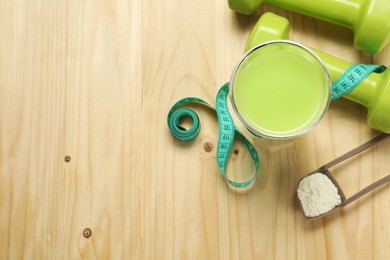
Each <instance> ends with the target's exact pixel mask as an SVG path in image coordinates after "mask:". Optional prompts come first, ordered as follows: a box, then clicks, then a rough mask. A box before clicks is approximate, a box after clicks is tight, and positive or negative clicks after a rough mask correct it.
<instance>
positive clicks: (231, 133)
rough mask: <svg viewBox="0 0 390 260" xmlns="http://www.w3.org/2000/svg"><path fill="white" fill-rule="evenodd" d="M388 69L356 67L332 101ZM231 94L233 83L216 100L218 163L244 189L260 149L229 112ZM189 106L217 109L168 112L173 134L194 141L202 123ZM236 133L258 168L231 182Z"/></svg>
mask: <svg viewBox="0 0 390 260" xmlns="http://www.w3.org/2000/svg"><path fill="white" fill-rule="evenodd" d="M385 70H386V67H385V66H383V65H371V64H354V65H352V66H351V67H350V68H349V69H348V70H346V71H345V72H344V73H343V74H342V75H341V76H340V77H339V78H338V79H337V80H336V81H335V82H334V83H333V85H332V100H335V99H338V98H339V97H341V96H343V95H345V94H347V93H349V92H351V91H352V90H353V89H354V88H355V87H356V86H358V85H359V83H360V82H361V81H362V80H363V79H364V78H365V77H367V76H368V75H369V74H371V73H372V72H376V73H382V72H383V71H385ZM228 92H229V83H226V84H225V85H223V86H222V87H221V88H220V89H219V91H218V94H217V98H216V108H215V110H216V113H217V117H218V123H219V136H218V147H217V164H218V168H219V170H220V172H221V174H222V176H223V177H224V178H225V179H226V180H227V181H228V182H229V183H230V184H231V185H232V186H234V187H237V188H244V187H247V186H248V185H250V184H251V183H253V182H254V180H255V179H256V176H257V174H258V172H259V169H260V159H259V155H258V153H257V151H256V148H255V147H254V146H253V145H252V143H251V142H250V141H249V140H248V139H247V138H246V137H245V136H244V135H243V134H242V133H241V132H240V131H239V130H238V129H237V128H236V127H235V125H234V122H233V119H232V117H231V115H230V113H229V111H228V107H227V104H226V99H227V95H228ZM189 103H199V104H202V105H205V106H208V107H210V108H212V109H213V107H212V106H211V105H210V104H208V103H207V102H206V101H204V100H202V99H200V98H196V97H188V98H183V99H181V100H179V101H178V102H176V103H175V104H174V105H173V106H172V108H171V109H170V110H169V112H168V118H167V120H168V127H169V130H170V131H171V133H172V135H173V136H174V137H175V138H177V139H179V140H182V141H190V140H193V139H195V138H196V137H197V136H198V134H199V132H200V121H199V117H198V115H197V114H196V112H195V111H194V110H192V109H190V108H185V107H182V106H183V105H185V104H189ZM185 117H190V118H191V119H192V121H193V124H192V126H191V128H190V129H184V128H183V127H181V126H180V120H182V119H183V118H185ZM235 134H238V135H240V136H241V137H242V138H243V140H244V141H245V144H246V147H247V148H248V151H249V153H250V155H251V157H252V160H253V163H254V165H255V173H254V174H253V176H252V177H251V178H250V179H249V180H247V181H244V182H236V181H233V180H231V179H229V178H228V177H227V175H226V165H227V161H228V159H229V154H230V152H231V148H232V145H233V141H234V137H235Z"/></svg>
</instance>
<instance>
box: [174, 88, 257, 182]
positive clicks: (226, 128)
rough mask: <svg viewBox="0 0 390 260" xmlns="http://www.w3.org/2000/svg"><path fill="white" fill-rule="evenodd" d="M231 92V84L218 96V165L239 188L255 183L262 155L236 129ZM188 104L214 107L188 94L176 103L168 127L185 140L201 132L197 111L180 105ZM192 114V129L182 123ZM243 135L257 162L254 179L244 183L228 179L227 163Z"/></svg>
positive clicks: (222, 172)
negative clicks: (235, 138) (231, 106)
mask: <svg viewBox="0 0 390 260" xmlns="http://www.w3.org/2000/svg"><path fill="white" fill-rule="evenodd" d="M228 92H229V83H226V84H225V85H223V86H222V87H221V88H220V89H219V91H218V94H217V99H216V108H215V110H216V113H217V116H218V123H219V136H218V147H217V164H218V168H219V170H220V172H221V174H222V176H223V177H224V178H225V179H226V180H227V181H228V182H229V183H230V184H231V185H232V186H234V187H236V188H245V187H247V186H248V185H250V184H251V183H253V182H254V180H255V179H256V176H257V174H258V172H259V169H260V159H259V155H258V153H257V151H256V148H255V147H254V146H253V145H252V143H251V142H250V141H249V140H248V139H247V138H246V137H245V136H244V135H243V134H242V133H241V132H240V131H239V130H238V129H237V128H236V126H235V125H234V122H233V118H232V117H231V115H230V113H229V111H228V107H227V103H226V99H227V95H228ZM189 103H198V104H202V105H206V106H208V107H210V108H212V106H211V105H209V104H208V103H207V102H206V101H204V100H202V99H200V98H195V97H188V98H183V99H181V100H179V101H178V102H176V103H175V104H174V105H173V106H172V108H171V109H170V110H169V112H168V127H169V130H170V131H171V133H172V135H173V136H174V137H175V138H177V139H179V140H182V141H190V140H193V139H194V138H196V137H197V136H198V134H199V132H200V121H199V117H198V115H197V114H196V112H195V111H194V110H192V109H190V108H185V107H183V108H181V106H183V105H185V104H189ZM186 117H190V118H191V119H192V122H193V123H192V126H191V128H190V129H184V128H183V127H181V126H180V120H182V119H183V118H186ZM236 134H237V135H240V136H241V137H242V138H243V140H244V142H245V145H246V147H247V148H248V151H249V153H250V155H251V157H252V159H253V163H254V165H255V173H254V174H253V176H252V177H251V178H249V179H248V180H246V181H244V182H237V181H234V180H231V179H230V178H228V176H227V174H226V165H227V161H228V159H229V155H230V152H231V148H232V145H233V141H234V137H235V135H236Z"/></svg>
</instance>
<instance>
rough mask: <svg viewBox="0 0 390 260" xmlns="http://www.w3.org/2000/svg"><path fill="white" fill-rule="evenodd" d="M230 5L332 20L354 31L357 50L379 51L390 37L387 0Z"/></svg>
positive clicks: (257, 0) (248, 0)
mask: <svg viewBox="0 0 390 260" xmlns="http://www.w3.org/2000/svg"><path fill="white" fill-rule="evenodd" d="M228 1H229V2H228V3H229V7H230V8H231V9H232V10H234V11H236V12H238V13H242V14H247V15H248V14H252V13H253V12H255V11H256V10H257V9H258V7H259V6H260V5H261V4H262V3H269V4H272V5H275V6H277V7H281V8H285V9H287V10H290V11H294V12H297V13H301V14H305V15H308V16H312V17H314V18H317V19H320V20H324V21H327V22H331V23H335V24H338V25H341V26H344V27H347V28H350V29H352V30H353V31H354V33H355V37H354V44H355V47H356V48H357V49H359V50H363V51H367V52H370V53H378V52H380V51H381V50H382V49H383V48H384V47H385V46H386V44H387V43H388V42H389V40H390V4H389V1H388V0H355V2H352V3H351V1H339V0H316V1H312V0H228Z"/></svg>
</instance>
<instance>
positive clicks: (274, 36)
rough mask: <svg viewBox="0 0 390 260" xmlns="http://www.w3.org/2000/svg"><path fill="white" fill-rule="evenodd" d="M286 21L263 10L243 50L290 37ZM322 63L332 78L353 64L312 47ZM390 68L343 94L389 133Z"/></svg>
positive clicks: (372, 75) (288, 25)
mask: <svg viewBox="0 0 390 260" xmlns="http://www.w3.org/2000/svg"><path fill="white" fill-rule="evenodd" d="M289 29H290V24H289V21H288V20H287V19H286V18H284V17H281V16H278V15H276V14H273V13H265V14H263V16H262V17H261V18H260V19H259V21H258V22H257V24H256V25H255V27H254V29H253V30H252V32H251V34H250V35H249V38H248V41H247V45H246V49H247V50H249V49H250V48H252V47H254V46H256V45H258V44H260V43H262V42H266V41H270V40H289ZM311 50H312V51H313V52H315V53H316V54H317V55H318V56H319V57H320V59H321V60H322V61H323V62H324V64H325V66H326V68H327V70H328V72H329V75H330V78H331V81H332V82H334V81H335V80H337V79H338V78H339V77H340V76H341V75H342V74H343V73H344V72H345V71H346V70H347V69H348V68H349V67H350V66H351V65H352V64H351V63H349V62H346V61H344V60H341V59H339V58H337V57H334V56H332V55H329V54H327V53H324V52H322V51H319V50H316V49H313V48H311ZM389 72H390V70H387V71H385V72H384V73H382V74H376V73H371V74H370V75H369V76H368V77H366V78H365V79H364V80H363V81H362V82H361V83H360V84H359V85H358V86H357V87H356V88H355V89H354V90H353V91H351V92H349V93H348V94H346V95H344V96H343V97H344V98H347V99H349V100H351V101H353V102H356V103H359V104H361V105H363V106H365V107H367V109H368V112H369V113H368V117H369V118H368V123H369V125H370V126H372V127H374V128H376V129H378V130H380V131H383V132H386V133H389V132H390V73H389Z"/></svg>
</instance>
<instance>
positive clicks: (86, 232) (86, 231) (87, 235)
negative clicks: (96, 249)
mask: <svg viewBox="0 0 390 260" xmlns="http://www.w3.org/2000/svg"><path fill="white" fill-rule="evenodd" d="M83 236H84V237H85V238H90V237H91V236H92V230H91V229H90V228H86V229H84V231H83Z"/></svg>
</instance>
